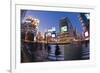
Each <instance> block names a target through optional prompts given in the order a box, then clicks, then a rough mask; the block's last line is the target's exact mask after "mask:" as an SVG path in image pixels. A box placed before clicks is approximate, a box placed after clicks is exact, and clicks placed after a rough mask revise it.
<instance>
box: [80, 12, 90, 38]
mask: <svg viewBox="0 0 100 73" xmlns="http://www.w3.org/2000/svg"><path fill="white" fill-rule="evenodd" d="M79 21H80V23H81V25H82V29H83V35H84V37H88V36H89V24H90V14H89V13H80V15H79Z"/></svg>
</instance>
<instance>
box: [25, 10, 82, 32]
mask: <svg viewBox="0 0 100 73" xmlns="http://www.w3.org/2000/svg"><path fill="white" fill-rule="evenodd" d="M78 15H79V13H76V12H58V11H57V12H56V11H37V10H27V12H26V15H25V17H26V16H31V17H33V18H37V19H39V20H40V24H39V29H38V30H39V31H41V32H44V31H45V30H47V29H48V28H52V27H55V28H56V31H57V32H59V20H60V19H61V18H63V17H68V18H69V20H70V21H71V23H72V25H73V27H76V29H77V31H78V32H82V26H81V24H80V22H79V18H78Z"/></svg>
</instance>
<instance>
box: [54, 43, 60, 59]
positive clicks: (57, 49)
mask: <svg viewBox="0 0 100 73" xmlns="http://www.w3.org/2000/svg"><path fill="white" fill-rule="evenodd" d="M60 54H61V52H60V48H59V46H58V45H56V50H55V56H56V60H57V57H58V55H60Z"/></svg>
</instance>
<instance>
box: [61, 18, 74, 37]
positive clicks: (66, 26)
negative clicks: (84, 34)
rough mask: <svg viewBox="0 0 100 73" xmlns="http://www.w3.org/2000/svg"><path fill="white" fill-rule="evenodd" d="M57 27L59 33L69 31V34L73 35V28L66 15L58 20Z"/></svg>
mask: <svg viewBox="0 0 100 73" xmlns="http://www.w3.org/2000/svg"><path fill="white" fill-rule="evenodd" d="M59 27H60V32H61V33H69V34H70V35H71V36H73V35H74V34H73V31H74V29H73V26H72V23H71V21H70V20H69V18H68V17H64V18H62V19H61V20H60V24H59Z"/></svg>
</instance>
